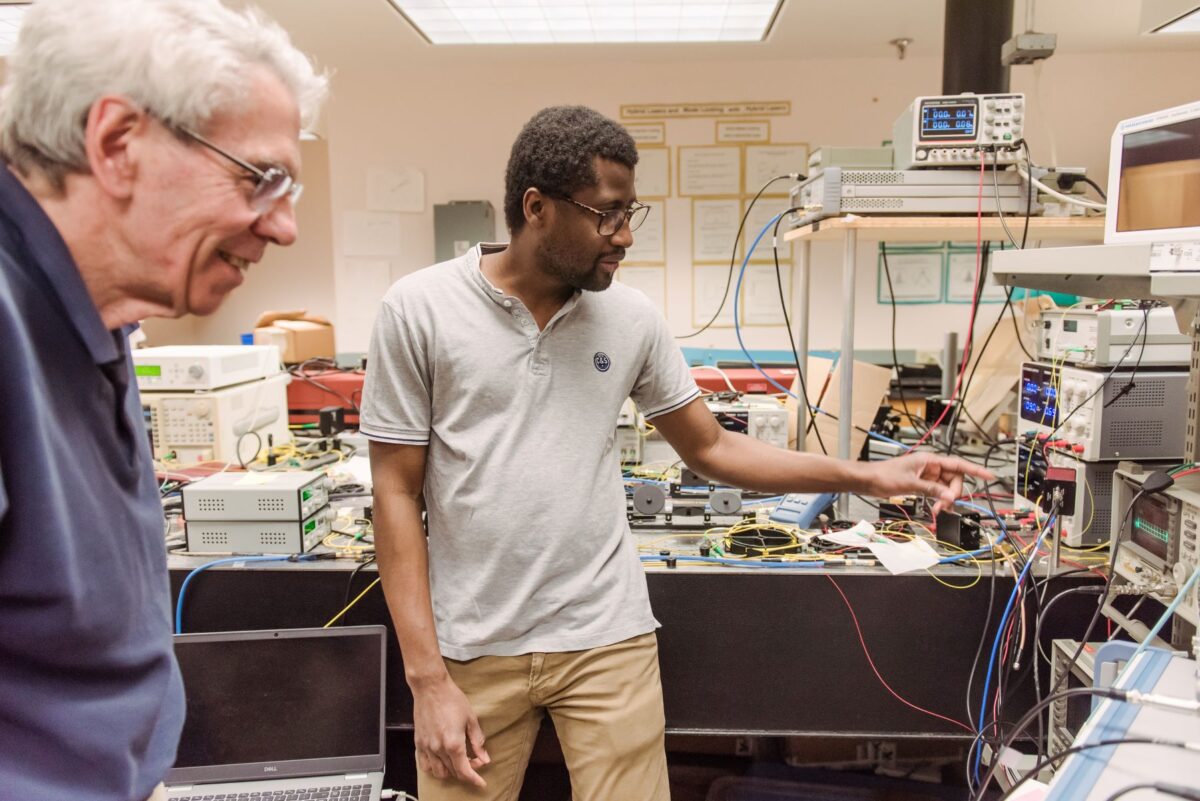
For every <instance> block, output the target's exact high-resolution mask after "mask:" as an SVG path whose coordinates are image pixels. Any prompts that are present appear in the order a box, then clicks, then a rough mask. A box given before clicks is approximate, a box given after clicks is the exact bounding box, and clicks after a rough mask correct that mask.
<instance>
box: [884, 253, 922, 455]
mask: <svg viewBox="0 0 1200 801" xmlns="http://www.w3.org/2000/svg"><path fill="white" fill-rule="evenodd" d="M879 256H880V258H881V260H882V261H883V275H884V277H885V278H886V279H887V286H888V299H889V302H890V303H891V306H892V367H893V369H895V371H896V393H897V394H898V395H899V396H900V405H901V406H903V407H904V416H905V417H907V418H908V422H909V424H910V425H912V427H913V428H914V429H916V431H917V433H918V434H921V433H923V432H922V431H921V426H920V424H919V423H918V422H917V418H916V417H914V416H913V413H912V411H911V410H909V408H908V399H907V398H905V397H904V376H903V374H902V373H901V371H900V356H899V354H897V353H896V292H895V290H894V289H893V288H892V270H891V268H890V267H889V266H888V257H887V243H885V242H880V243H879Z"/></svg>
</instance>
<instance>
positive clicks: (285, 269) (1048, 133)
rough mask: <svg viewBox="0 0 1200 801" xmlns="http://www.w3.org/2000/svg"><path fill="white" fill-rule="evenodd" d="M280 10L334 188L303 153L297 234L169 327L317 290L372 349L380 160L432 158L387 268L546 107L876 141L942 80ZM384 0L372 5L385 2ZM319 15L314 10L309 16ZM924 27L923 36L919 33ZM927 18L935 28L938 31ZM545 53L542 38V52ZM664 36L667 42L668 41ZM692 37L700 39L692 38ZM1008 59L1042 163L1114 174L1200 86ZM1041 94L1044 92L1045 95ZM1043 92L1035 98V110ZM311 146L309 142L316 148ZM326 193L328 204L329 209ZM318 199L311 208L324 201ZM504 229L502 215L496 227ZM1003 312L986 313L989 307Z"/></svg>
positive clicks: (1193, 61) (684, 281)
mask: <svg viewBox="0 0 1200 801" xmlns="http://www.w3.org/2000/svg"><path fill="white" fill-rule="evenodd" d="M263 5H264V6H265V7H266V9H267V11H268V13H271V14H272V15H274V16H276V17H277V18H279V19H280V21H281V22H283V24H284V25H285V26H288V27H289V29H291V31H292V34H293V37H294V39H295V41H296V42H297V44H299V45H300V46H301V47H302V48H305V49H306V50H308V51H309V52H312V53H313V54H314V55H315V56H316V57H317V58H318V60H319V61H320V62H321V63H324V64H326V65H332V66H333V67H334V68H335V73H334V76H333V84H332V85H333V96H332V99H331V102H330V104H329V106H328V107H327V109H326V113H325V115H324V118H323V121H322V129H323V131H324V133H325V134H326V139H327V145H328V169H329V174H328V188H327V190H326V192H325V194H324V197H322V189H321V187H320V185H319V184H320V182H319V181H317V182H314V181H313V180H312V177H311V176H310V175H309V174H308V169H307V168H306V175H305V182H306V184H308V185H309V188H308V189H307V190H306V193H305V197H304V201H303V203H302V206H301V208H302V211H303V215H302V219H301V225H302V228H301V238H300V240H299V243H298V244H297V245H296V246H294V247H293V248H291V249H289V250H286V251H275V252H274V253H273V255H272V256H271V257H270V259H269V261H268V262H267V263H266V264H264V265H262V266H260V267H259V268H256V270H255V271H254V272H252V274H251V276H250V280H248V281H247V284H246V285H245V286H243V287H242V288H241V289H239V290H238V292H237V294H236V295H235V296H234V297H233V298H232V299H231V300H230V301H229V302H228V304H227V306H226V307H225V308H223V309H222V310H221V312H219V313H218V315H216V316H214V317H212V318H209V319H207V320H203V321H197V322H196V323H194V324H193V328H192V329H188V323H186V322H179V323H170V324H167V327H168V328H170V333H171V336H175V337H182V338H187V337H194V338H195V339H196V341H211V342H217V341H219V342H229V341H235V339H236V335H237V333H239V332H241V331H245V330H247V326H248V325H249V323H250V322H252V317H253V315H254V313H255V312H257V311H259V310H261V309H266V308H280V307H284V306H289V305H306V306H309V307H310V308H311V309H313V310H315V311H318V312H325V313H328V314H330V315H331V316H333V317H334V319H335V322H336V324H337V328H338V348H339V350H341V351H358V350H365V349H366V347H367V343H368V337H369V332H370V328H371V324H372V322H373V319H374V314H375V308H376V306H377V304H378V294H379V289H378V287H377V286H367V285H365V284H364V283H363V282H362V281H361V280H359V279H358V278H357V277H356V276H355V275H354V274H353V271H352V265H351V263H350V262H349V261H348V260H347V259H346V258H345V257H344V255H343V249H344V244H345V243H344V242H343V241H342V230H341V226H342V219H343V213H344V212H346V211H351V210H359V209H364V208H366V204H367V199H366V193H367V172H368V170H369V169H370V168H372V167H418V168H420V169H421V170H423V172H424V174H425V186H426V210H425V212H424V213H420V214H405V215H403V216H402V229H401V233H402V253H401V255H399V256H398V257H396V258H393V259H390V260H389V262H388V264H387V265H386V271H387V275H386V280H388V281H390V280H395V279H397V278H399V277H401V276H402V275H405V274H407V273H409V272H411V271H413V270H417V269H420V268H421V267H424V266H427V265H428V264H430V263H431V262H432V261H433V258H434V237H433V213H432V206H433V205H434V204H436V203H445V202H448V201H451V200H477V199H485V200H489V201H491V203H492V204H493V206H495V207H496V209H497V212H500V210H501V207H502V199H503V173H504V166H505V162H506V160H507V158H508V152H509V148H510V146H511V143H512V140H513V138H514V137H515V136H516V134H517V132H518V130H519V129H520V127H521V125H522V124H523V123H524V122H525V121H526V120H527V119H528V118H529V116H530V115H532V114H533V113H534V112H535V111H537V110H538V109H540V108H542V107H544V106H547V105H551V104H558V103H583V104H586V105H589V106H592V107H594V108H596V109H598V110H599V111H601V112H603V113H606V114H609V115H611V116H614V117H615V116H617V114H618V112H619V106H620V105H621V104H624V103H638V102H668V101H705V100H708V101H730V100H779V99H785V100H790V101H791V102H792V106H793V114H792V116H791V117H787V118H775V119H773V121H772V134H773V138H774V139H775V140H777V141H791V140H798V141H805V142H808V143H809V144H810V145H811V146H813V147H816V146H820V145H824V144H837V145H872V144H878V143H879V141H880V140H881V139H884V138H887V137H888V136H889V135H890V130H891V124H892V121H893V120H894V119H895V117H896V116H897V115H898V114H899V113H900V111H901V110H902V109H903V108H904V107H905V106H906V105H907V104H908V103H909V102H910V101H911V99H912V98H913V97H914V96H916V95H918V94H927V93H935V92H937V91H938V90H939V88H940V85H941V61H940V58H915V57H912V56H911V55H910V57H909V58H908V59H906V60H904V61H899V60H897V59H896V58H894V57H890V56H889V57H887V58H856V59H804V58H801V57H798V58H796V59H775V60H762V61H746V60H737V59H725V58H714V59H713V60H711V61H710V60H701V59H698V58H693V59H692V60H688V61H663V62H654V61H649V60H646V59H645V57H639V58H632V57H629V56H627V54H628V53H629V49H628V48H626V49H622V50H618V51H614V50H609V49H603V48H600V49H595V50H592V49H589V48H588V47H585V46H577V47H572V48H569V49H567V50H566V51H565V53H564V50H563V49H562V48H554V49H551V50H548V51H544V52H545V53H546V54H547V55H546V57H544V58H527V59H524V60H522V58H521V57H520V56H512V55H507V54H505V55H504V56H503V57H496V60H495V61H494V63H493V62H490V61H489V60H488V58H489V57H488V56H486V55H479V54H477V53H468V52H466V51H464V50H463V49H462V48H450V49H437V48H432V47H430V46H428V45H426V44H424V43H423V42H421V41H420V40H419V39H418V38H417V37H416V36H415V35H413V34H412V32H411V31H407V30H406V29H404V26H403V25H402V24H400V25H398V24H397V20H396V18H395V15H394V13H393V12H391V10H390V9H389V8H388V7H387V4H386V3H382V2H379V3H377V4H374V5H363V4H360V5H359V6H355V7H354V8H355V11H354V12H353V13H351V12H350V11H349V10H347V12H346V14H345V16H341V15H338V14H337V13H336V11H331V12H329V13H321V14H308V13H307V12H306V14H305V15H301V14H300V12H299V11H296V10H294V9H297V8H299V6H293V5H292V4H291V3H290V2H289V1H288V0H264V2H263ZM376 6H377V8H376ZM313 17H316V18H317V19H316V20H315V21H314V19H313ZM916 35H918V36H921V35H923V33H922V32H916ZM928 35H933V33H932V32H930V33H929V34H928ZM539 52H543V51H539ZM655 52H661V51H655ZM686 52H688V53H695V52H697V51H696V50H695V49H694V48H693V49H689V50H687V51H686ZM1042 70H1043V71H1042V74H1041V77H1040V80H1039V81H1037V82H1036V90H1035V77H1034V70H1033V68H1031V67H1018V68H1016V69H1014V70H1013V79H1012V88H1013V90H1015V91H1024V92H1026V93H1028V94H1029V95H1030V112H1029V116H1028V121H1027V127H1026V130H1027V138H1028V140H1029V141H1030V143H1031V146H1032V148H1033V154H1034V157H1035V159H1036V161H1037V162H1038V163H1041V164H1049V163H1050V162H1051V152H1052V147H1051V142H1052V140H1053V143H1054V147H1053V150H1054V151H1055V152H1056V155H1057V159H1058V162H1059V163H1060V164H1064V165H1073V166H1074V165H1082V166H1085V167H1087V169H1088V171H1089V174H1091V175H1093V176H1094V177H1095V178H1096V180H1098V181H1100V182H1101V183H1102V184H1103V183H1104V182H1105V180H1106V172H1107V152H1108V140H1109V136H1110V133H1111V131H1112V128H1113V125H1114V124H1115V122H1116V121H1117V120H1119V119H1121V118H1123V117H1127V116H1131V115H1133V114H1135V113H1139V112H1144V111H1148V110H1151V109H1155V108H1162V107H1166V106H1170V105H1175V104H1178V103H1183V102H1188V101H1191V100H1195V99H1197V97H1196V95H1197V91H1196V82H1195V76H1196V75H1197V74H1198V73H1200V53H1196V52H1145V51H1142V52H1137V53H1108V54H1105V53H1092V54H1078V53H1076V54H1069V53H1060V54H1058V55H1055V56H1054V57H1052V58H1051V59H1050V60H1048V61H1046V62H1044V64H1043V67H1042ZM1039 98H1040V102H1039ZM1039 106H1040V110H1039ZM693 141H697V142H698V141H707V142H711V141H712V121H711V120H702V121H696V122H691V123H675V124H672V128H671V138H670V140H669V142H668V143H669V144H690V143H692V142H693ZM307 158H308V155H307V153H306V159H307ZM326 204H327V207H328V216H327V217H325V218H324V219H321V218H320V215H321V214H324V213H325V207H326ZM666 212H667V215H668V259H669V266H668V295H669V301H668V310H667V311H668V319H669V321H670V323H671V326H672V328H673V329H674V330H675V331H676V333H686V332H688V331H690V330H691V324H692V320H691V284H690V280H691V264H690V242H689V241H688V231H687V227H686V226H681V225H677V224H675V225H673V224H672V221H673V220H676V219H679V215H683V219H687V201H686V200H679V199H673V200H671V201H669V203H668V208H667V210H666ZM314 214H315V215H317V217H316V218H314V217H313V216H312V215H314ZM501 236H503V232H501ZM859 250H860V256H859V264H858V270H859V275H858V292H857V304H858V310H859V314H858V326H857V346H858V347H859V348H867V349H878V348H883V347H886V346H887V344H888V341H889V317H888V314H887V309H886V307H881V306H879V305H878V304H877V303H876V287H875V247H874V245H873V243H872V244H866V243H864V245H863V246H861V247H860V249H859ZM813 257H814V258H813V262H814V272H813V281H812V314H811V319H810V331H811V334H810V346H811V347H812V348H814V349H819V348H834V347H836V346H837V342H838V337H839V334H838V332H839V330H840V326H841V312H840V306H841V291H842V290H841V253H840V248H839V247H838V246H837V245H836V244H832V243H824V244H822V243H818V244H816V245H814V246H813ZM991 317H992V315H991V314H990V313H987V312H985V313H984V314H982V315H981V324H990V320H991ZM966 322H967V309H966V308H965V307H964V306H961V305H945V306H940V305H939V306H932V307H931V306H910V307H904V308H901V309H900V312H899V326H898V328H899V344H900V347H901V348H914V347H915V348H921V349H936V348H938V347H940V344H941V340H942V335H943V333H944V332H945V331H946V330H947V329H949V328H957V329H958V330H959V332H960V335H961V334H963V333H965V332H963V331H962V329H963V328H964V327H965V326H966ZM746 339H747V343H748V344H749V345H750V346H751V347H762V348H783V347H785V346H786V344H787V343H786V340H785V338H784V336H783V333H782V329H781V328H778V327H772V328H754V329H748V330H747V332H746ZM689 344H692V345H700V346H718V347H733V346H734V344H735V340H734V338H733V334H732V332H731V331H730V330H729V329H713V330H711V331H710V332H707V333H706V335H704V336H702V337H697V338H696V339H693V340H690V341H689Z"/></svg>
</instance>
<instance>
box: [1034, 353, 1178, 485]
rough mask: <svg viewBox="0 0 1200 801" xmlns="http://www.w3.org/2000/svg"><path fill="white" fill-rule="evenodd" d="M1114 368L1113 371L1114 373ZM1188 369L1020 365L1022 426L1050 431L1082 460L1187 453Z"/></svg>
mask: <svg viewBox="0 0 1200 801" xmlns="http://www.w3.org/2000/svg"><path fill="white" fill-rule="evenodd" d="M1110 372H1111V376H1110ZM1187 376H1188V374H1187V371H1186V370H1158V371H1150V370H1146V369H1139V370H1134V369H1133V367H1132V366H1131V367H1130V368H1129V369H1125V368H1121V369H1119V370H1116V371H1107V370H1085V369H1083V368H1080V367H1070V366H1067V367H1062V366H1057V365H1054V364H1045V363H1041V362H1026V363H1024V364H1022V365H1021V385H1020V388H1019V389H1020V396H1019V397H1018V399H1017V400H1018V406H1019V408H1018V414H1019V417H1020V423H1019V430H1020V431H1021V432H1022V433H1034V434H1050V433H1051V432H1054V436H1055V437H1056V438H1057V440H1058V441H1061V442H1063V443H1065V445H1066V446H1068V447H1070V448H1071V449H1072V450H1073V451H1075V452H1076V455H1077V456H1078V457H1079V458H1080V459H1082V460H1083V461H1087V462H1091V461H1098V460H1105V459H1108V460H1116V459H1176V460H1178V459H1179V458H1180V457H1182V456H1183V448H1184V426H1185V422H1186V420H1187Z"/></svg>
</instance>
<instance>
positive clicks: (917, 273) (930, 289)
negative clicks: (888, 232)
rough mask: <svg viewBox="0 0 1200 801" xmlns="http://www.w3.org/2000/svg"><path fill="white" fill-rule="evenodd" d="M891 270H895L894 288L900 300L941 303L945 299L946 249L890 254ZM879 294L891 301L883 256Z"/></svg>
mask: <svg viewBox="0 0 1200 801" xmlns="http://www.w3.org/2000/svg"><path fill="white" fill-rule="evenodd" d="M887 264H888V271H889V272H891V274H892V289H893V291H894V292H895V296H896V302H898V303H905V302H907V303H921V302H927V303H937V302H940V301H941V299H942V252H941V251H940V250H934V251H930V252H928V253H893V252H892V251H891V250H890V249H889V250H888V254H887ZM878 281H879V284H878V287H877V298H878V301H879V302H880V303H889V302H890V298H889V295H888V285H887V276H886V275H885V273H884V270H883V258H882V255H881V257H880V260H879V277H878Z"/></svg>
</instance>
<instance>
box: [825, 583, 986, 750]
mask: <svg viewBox="0 0 1200 801" xmlns="http://www.w3.org/2000/svg"><path fill="white" fill-rule="evenodd" d="M825 578H827V579H829V583H830V584H832V585H833V588H834V589H835V590H837V592H838V595H840V596H842V602H843V603H844V604H846V609H848V610H849V611H850V617H851V619H852V620H854V629H855V631H857V632H858V641H859V643H860V644H861V645H862V649H863V653H864V654H865V655H866V657H867V664H869V665H870V666H871V670H872V671H873V672H874V673H875V678H877V679H879V683H880V684H882V685H883V688H884V689H885V690H887V691H888V692H889V693H891V694H892V697H893V698H895V699H896V700H897V701H899V702H900V703H902V704H904V705H905V706H907V707H911V708H912V709H915V710H917V711H918V712H922V713H924V714H926V715H929V716H930V717H934V718H937V719H938V720H944V721H946V722H947V723H953V724H954V725H955V726H958V727H959V728H960V729H965V730H966V731H968V732H970V733H971V734H974V733H975V730H974V729H972V728H971V727H970V726H968V725H967V724H965V723H963V722H962V721H960V720H955V719H954V718H948V717H946V716H945V715H939V714H938V713H937V712H931V711H930V710H928V709H925V708H924V707H920V706H917V705H916V704H914V703H912V702H911V701H907V700H905V699H904V698H903V697H901V696H900V694H899V693H897V692H896V691H895V690H893V689H892V687H891V685H890V684H888V683H887V682H886V681H885V680H884V678H883V676H882V675H880V673H879V668H877V667H875V660H874V659H872V658H871V652H870V650H868V648H867V641H866V640H865V639H863V633H862V626H860V625H859V624H858V615H856V614H855V613H854V607H853V606H851V605H850V599H849V598H847V597H846V593H844V592H842V588H841V587H839V586H838V583H837V582H836V581H834V580H833V576H829V575H826V576H825Z"/></svg>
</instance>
